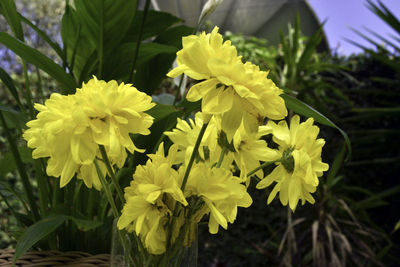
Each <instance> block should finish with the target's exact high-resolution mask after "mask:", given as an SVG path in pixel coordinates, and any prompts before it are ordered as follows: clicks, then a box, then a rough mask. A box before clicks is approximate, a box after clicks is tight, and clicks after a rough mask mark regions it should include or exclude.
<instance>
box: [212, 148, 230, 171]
mask: <svg viewBox="0 0 400 267" xmlns="http://www.w3.org/2000/svg"><path fill="white" fill-rule="evenodd" d="M227 150H228V149H227V148H226V147H225V146H224V147H223V148H222V150H221V154H220V155H219V159H218V163H217V165H216V166H215V167H217V168H219V167H221V164H222V162H223V161H224V156H225V153H226V151H227Z"/></svg>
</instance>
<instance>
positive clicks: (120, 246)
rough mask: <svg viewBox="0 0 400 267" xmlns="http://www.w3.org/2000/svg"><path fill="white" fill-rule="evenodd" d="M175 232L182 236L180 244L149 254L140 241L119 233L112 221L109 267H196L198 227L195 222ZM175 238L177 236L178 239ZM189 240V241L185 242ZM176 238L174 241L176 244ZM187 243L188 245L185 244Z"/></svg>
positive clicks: (188, 223) (124, 233) (120, 231)
mask: <svg viewBox="0 0 400 267" xmlns="http://www.w3.org/2000/svg"><path fill="white" fill-rule="evenodd" d="M184 225H185V227H184V226H181V227H180V228H179V229H176V230H175V231H176V232H177V233H179V234H181V235H182V236H181V237H183V238H181V239H180V241H181V242H176V243H174V244H173V245H172V246H171V247H170V248H169V249H167V250H166V251H165V253H163V254H160V255H153V254H150V253H149V252H148V251H147V250H146V248H145V247H144V246H143V243H142V241H141V240H140V238H139V237H138V236H137V235H136V234H135V233H134V232H132V233H128V232H127V231H125V230H118V228H117V219H115V220H114V223H113V230H112V244H111V259H110V266H111V267H139V266H140V267H142V266H149V267H152V266H155V267H161V266H163V267H197V251H198V245H197V239H198V238H197V237H198V227H197V223H195V222H186V221H185V223H184ZM179 234H178V236H179ZM188 236H189V238H187V237H188ZM178 239H179V237H177V240H178ZM188 239H189V240H190V242H188V241H187V240H188Z"/></svg>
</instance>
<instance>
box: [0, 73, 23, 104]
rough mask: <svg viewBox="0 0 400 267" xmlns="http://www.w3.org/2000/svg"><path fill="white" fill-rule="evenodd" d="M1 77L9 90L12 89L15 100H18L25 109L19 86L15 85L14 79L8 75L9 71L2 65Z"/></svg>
mask: <svg viewBox="0 0 400 267" xmlns="http://www.w3.org/2000/svg"><path fill="white" fill-rule="evenodd" d="M0 79H1V81H2V82H3V83H4V84H5V85H6V86H7V88H8V90H9V91H10V93H11V95H12V96H13V97H14V99H15V101H16V102H17V104H18V106H19V108H20V109H21V110H23V108H22V104H21V101H20V99H19V95H18V91H17V88H16V87H15V85H14V82H13V80H12V79H11V77H10V76H9V75H8V73H7V72H6V71H5V70H4V69H3V68H1V67H0Z"/></svg>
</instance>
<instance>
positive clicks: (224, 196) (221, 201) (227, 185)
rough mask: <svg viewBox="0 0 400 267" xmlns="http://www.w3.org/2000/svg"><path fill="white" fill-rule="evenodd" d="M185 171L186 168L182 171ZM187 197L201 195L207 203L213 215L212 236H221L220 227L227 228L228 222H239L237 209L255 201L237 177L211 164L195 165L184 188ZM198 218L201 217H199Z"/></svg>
mask: <svg viewBox="0 0 400 267" xmlns="http://www.w3.org/2000/svg"><path fill="white" fill-rule="evenodd" d="M183 169H184V168H183ZM185 195H186V196H187V195H189V196H198V197H201V198H202V200H203V201H204V203H205V205H206V207H207V209H202V211H201V212H202V213H203V214H206V213H210V220H209V223H208V228H209V231H210V233H212V234H216V233H218V228H219V225H221V226H222V227H223V228H224V229H227V228H228V222H229V223H233V222H234V221H235V219H236V214H237V208H238V207H245V208H247V207H249V206H250V205H251V204H252V199H251V197H250V195H249V194H248V193H247V191H246V186H244V185H242V184H241V182H240V180H239V179H238V177H235V176H233V175H232V173H231V172H230V171H229V170H226V169H224V168H211V166H210V165H209V164H205V163H198V164H196V165H195V166H193V168H192V170H191V173H190V175H189V179H188V182H187V185H186V188H185ZM198 219H199V218H198Z"/></svg>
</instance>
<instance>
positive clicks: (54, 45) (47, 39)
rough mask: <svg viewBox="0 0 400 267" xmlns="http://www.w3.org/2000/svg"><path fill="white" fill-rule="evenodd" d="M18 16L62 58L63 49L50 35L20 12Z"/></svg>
mask: <svg viewBox="0 0 400 267" xmlns="http://www.w3.org/2000/svg"><path fill="white" fill-rule="evenodd" d="M18 15H19V18H20V19H21V21H23V22H24V23H26V24H27V25H29V27H31V28H32V29H33V30H34V31H35V32H36V33H37V34H38V35H39V36H40V37H42V39H43V40H44V41H45V42H46V43H48V44H49V45H50V47H51V48H53V50H54V51H55V52H56V53H57V55H58V56H59V57H60V58H61V59H62V58H63V55H64V53H63V51H62V49H61V47H60V46H59V45H58V44H57V43H56V42H53V41H52V40H51V39H50V37H49V36H48V35H47V34H46V33H45V32H44V31H42V30H41V29H39V28H38V27H36V25H35V24H33V23H32V22H31V21H30V20H29V19H27V18H25V17H24V16H22V15H21V14H18Z"/></svg>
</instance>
